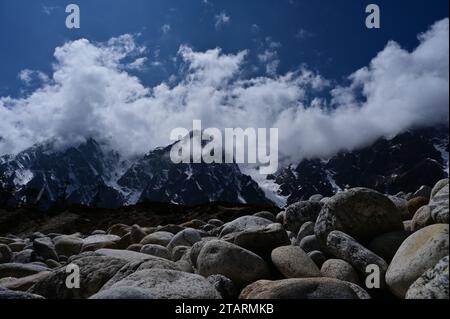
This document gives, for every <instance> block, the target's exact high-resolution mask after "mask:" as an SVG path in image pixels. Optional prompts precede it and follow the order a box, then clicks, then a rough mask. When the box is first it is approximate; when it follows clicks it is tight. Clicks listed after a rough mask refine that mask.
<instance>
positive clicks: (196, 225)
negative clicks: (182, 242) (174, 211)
mask: <svg viewBox="0 0 450 319" xmlns="http://www.w3.org/2000/svg"><path fill="white" fill-rule="evenodd" d="M205 225H206V223H205V222H204V221H201V220H199V219H193V220H190V221H188V222H186V223H183V224H181V225H180V226H182V227H185V228H193V229H200V228H201V227H203V226H205Z"/></svg>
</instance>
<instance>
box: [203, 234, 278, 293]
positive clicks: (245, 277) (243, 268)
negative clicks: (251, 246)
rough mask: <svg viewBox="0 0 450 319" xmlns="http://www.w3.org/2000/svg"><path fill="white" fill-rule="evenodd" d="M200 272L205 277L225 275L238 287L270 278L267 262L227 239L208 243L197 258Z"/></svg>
mask: <svg viewBox="0 0 450 319" xmlns="http://www.w3.org/2000/svg"><path fill="white" fill-rule="evenodd" d="M197 265H198V273H199V274H200V275H202V276H204V277H209V276H211V275H223V276H225V277H227V278H230V279H231V280H232V281H233V283H234V284H235V285H237V286H238V287H244V286H246V285H248V284H249V283H252V282H255V281H257V280H259V279H267V278H270V273H269V268H268V265H267V264H266V262H265V261H264V260H263V259H262V258H261V257H259V256H258V255H256V254H255V253H252V252H251V251H248V250H246V249H244V248H242V247H239V246H237V245H234V244H230V243H228V242H225V241H220V240H212V241H209V242H207V243H206V245H205V246H204V247H203V249H202V250H201V252H200V255H199V256H198V259H197Z"/></svg>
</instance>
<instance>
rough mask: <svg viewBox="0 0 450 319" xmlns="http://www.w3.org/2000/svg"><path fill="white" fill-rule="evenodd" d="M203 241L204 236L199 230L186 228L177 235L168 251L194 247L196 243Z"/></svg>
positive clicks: (168, 246) (169, 245)
mask: <svg viewBox="0 0 450 319" xmlns="http://www.w3.org/2000/svg"><path fill="white" fill-rule="evenodd" d="M201 240H202V236H201V235H200V233H199V232H198V230H196V229H193V228H186V229H184V230H182V231H180V232H179V233H178V234H176V235H175V236H174V237H173V238H172V240H171V241H170V243H169V244H168V245H167V249H168V250H169V251H172V250H173V249H174V248H175V247H177V246H187V247H192V245H194V244H195V243H196V242H199V241H201Z"/></svg>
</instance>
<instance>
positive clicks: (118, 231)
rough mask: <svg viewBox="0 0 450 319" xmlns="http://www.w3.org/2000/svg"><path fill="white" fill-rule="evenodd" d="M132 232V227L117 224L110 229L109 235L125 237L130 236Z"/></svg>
mask: <svg viewBox="0 0 450 319" xmlns="http://www.w3.org/2000/svg"><path fill="white" fill-rule="evenodd" d="M130 230H131V227H130V226H128V225H124V224H115V225H112V226H111V227H109V229H108V231H107V233H108V234H110V235H116V236H119V237H123V236H125V235H126V234H128V233H129V232H130Z"/></svg>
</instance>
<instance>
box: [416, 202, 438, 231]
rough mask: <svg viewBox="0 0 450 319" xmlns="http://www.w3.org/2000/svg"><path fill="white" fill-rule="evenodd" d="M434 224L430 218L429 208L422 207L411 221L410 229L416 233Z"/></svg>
mask: <svg viewBox="0 0 450 319" xmlns="http://www.w3.org/2000/svg"><path fill="white" fill-rule="evenodd" d="M433 224H435V222H434V220H433V217H432V216H431V207H430V206H429V205H425V206H422V207H421V208H419V209H418V210H417V212H416V213H415V214H414V217H413V219H412V225H411V229H412V231H414V232H416V231H418V230H420V229H422V228H425V227H427V226H430V225H433Z"/></svg>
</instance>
